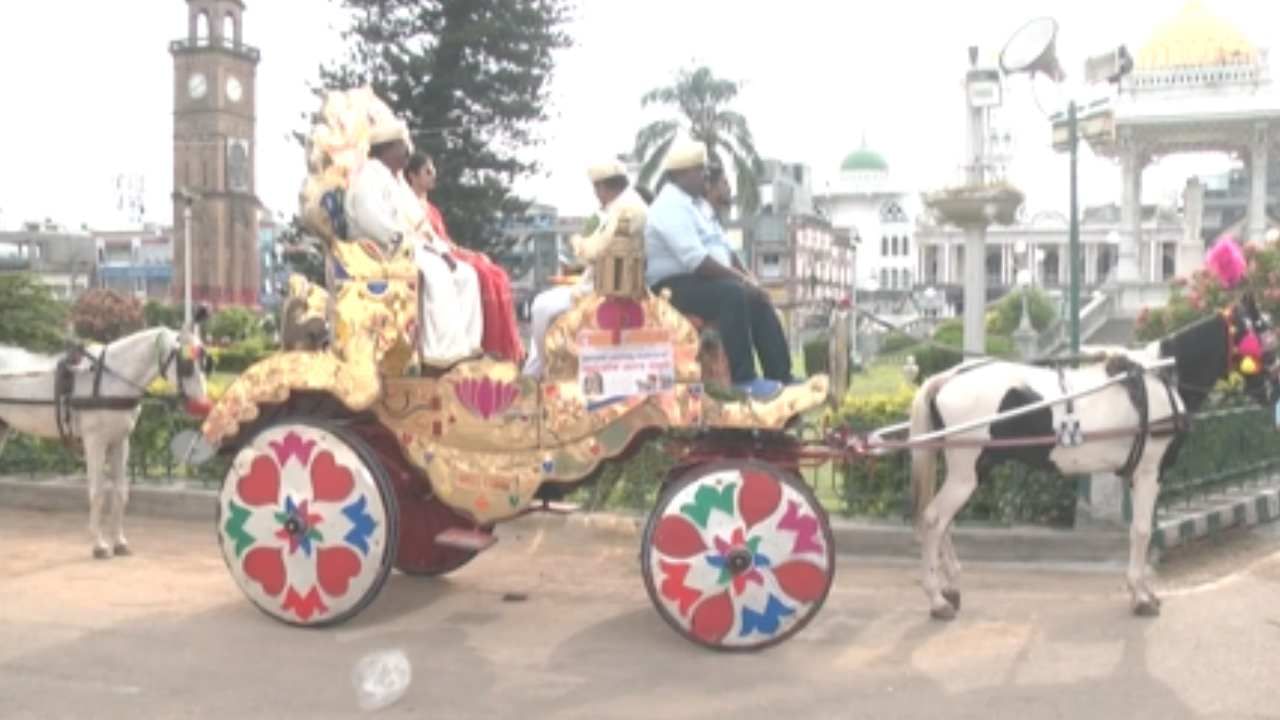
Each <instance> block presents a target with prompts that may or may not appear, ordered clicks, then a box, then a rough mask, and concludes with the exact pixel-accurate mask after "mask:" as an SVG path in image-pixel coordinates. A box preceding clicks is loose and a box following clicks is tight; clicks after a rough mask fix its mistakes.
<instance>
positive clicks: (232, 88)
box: [227, 76, 244, 103]
mask: <svg viewBox="0 0 1280 720" xmlns="http://www.w3.org/2000/svg"><path fill="white" fill-rule="evenodd" d="M243 96H244V88H242V87H241V86H240V81H239V80H237V79H236V78H235V76H232V77H229V78H227V99H228V100H230V101H231V102H233V103H238V102H240V98H241V97H243Z"/></svg>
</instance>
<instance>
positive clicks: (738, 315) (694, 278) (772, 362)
mask: <svg viewBox="0 0 1280 720" xmlns="http://www.w3.org/2000/svg"><path fill="white" fill-rule="evenodd" d="M663 288H670V290H671V304H672V305H675V306H676V309H677V310H679V311H680V312H682V313H685V314H686V315H696V316H697V317H699V318H701V319H703V320H705V321H707V322H710V323H712V324H714V325H715V326H716V328H717V329H719V331H720V338H721V340H722V342H723V343H724V351H725V355H727V356H728V357H729V374H730V375H731V376H732V378H733V382H735V383H744V382H750V381H752V380H754V379H755V378H756V364H755V359H754V357H753V356H752V352H751V350H752V348H753V347H754V348H755V352H756V353H758V354H759V356H760V367H761V368H763V369H764V376H765V377H766V378H768V379H770V380H779V381H782V382H787V381H788V380H790V379H791V351H790V350H788V349H787V336H786V334H785V333H784V332H783V331H782V322H781V321H780V320H778V313H777V312H776V311H775V310H774V309H773V305H772V304H771V303H770V302H769V299H768V298H767V297H762V295H761V294H760V293H755V292H752V291H750V290H748V289H747V287H746V286H745V285H743V284H742V283H741V282H738V281H736V280H730V279H728V278H714V279H713V278H707V277H702V276H698V275H673V276H672V277H669V278H666V279H664V280H662V281H660V282H659V283H658V284H657V285H655V286H654V289H655V290H662V289H663Z"/></svg>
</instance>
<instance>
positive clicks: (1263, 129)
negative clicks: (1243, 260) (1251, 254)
mask: <svg viewBox="0 0 1280 720" xmlns="http://www.w3.org/2000/svg"><path fill="white" fill-rule="evenodd" d="M1269 139H1270V138H1269V133H1268V132H1267V126H1266V124H1258V125H1256V126H1254V129H1253V142H1252V143H1251V145H1252V147H1250V148H1249V150H1250V152H1249V164H1250V171H1251V173H1250V177H1249V234H1248V239H1249V240H1250V241H1251V242H1256V243H1262V242H1263V240H1264V236H1265V235H1266V232H1267V161H1268V155H1269V153H1268V152H1267V150H1268V148H1267V143H1268V141H1269Z"/></svg>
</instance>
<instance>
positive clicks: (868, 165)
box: [840, 146, 889, 172]
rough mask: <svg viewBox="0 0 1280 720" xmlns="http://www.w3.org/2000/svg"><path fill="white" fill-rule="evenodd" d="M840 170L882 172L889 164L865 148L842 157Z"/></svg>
mask: <svg viewBox="0 0 1280 720" xmlns="http://www.w3.org/2000/svg"><path fill="white" fill-rule="evenodd" d="M840 169H841V170H849V171H854V172H860V171H868V170H877V171H880V172H884V171H886V170H888V169H889V163H888V162H886V161H885V159H884V156H882V155H881V154H880V153H878V152H876V151H874V150H868V149H867V148H866V147H865V146H864V147H863V148H862V149H860V150H854V151H853V152H851V153H849V154H848V155H846V156H845V157H844V162H842V163H840Z"/></svg>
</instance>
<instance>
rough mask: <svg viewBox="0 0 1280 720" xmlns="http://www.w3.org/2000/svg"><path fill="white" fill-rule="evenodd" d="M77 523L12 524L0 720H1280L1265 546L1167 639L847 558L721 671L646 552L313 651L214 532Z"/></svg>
mask: <svg viewBox="0 0 1280 720" xmlns="http://www.w3.org/2000/svg"><path fill="white" fill-rule="evenodd" d="M85 520H86V518H85V517H84V516H80V515H74V514H45V513H33V512H19V511H13V510H5V509H0V548H3V552H2V553H0V718H3V719H5V720H8V719H10V718H39V719H40V720H45V719H48V718H76V719H77V720H83V719H85V718H131V719H132V718H347V717H360V716H365V715H376V716H386V717H397V718H398V717H406V718H584V719H585V718H590V719H597V718H717V719H720V718H724V719H726V720H727V719H729V718H735V719H737V718H771V719H773V718H784V719H785V720H793V719H798V718H875V719H877V720H880V719H884V718H930V719H931V720H937V719H940V718H982V719H983V720H991V719H993V718H1020V719H1022V718H1098V719H1102V718H1160V719H1161V720H1171V719H1174V718H1191V717H1196V718H1224V719H1225V718H1231V719H1232V720H1240V719H1243V718H1263V717H1268V718H1270V717H1277V718H1280V654H1278V653H1277V650H1278V649H1280V534H1278V533H1277V532H1276V530H1274V529H1263V530H1255V531H1251V532H1244V533H1237V534H1236V535H1234V536H1230V537H1228V538H1227V539H1225V540H1222V541H1218V542H1215V543H1213V544H1210V545H1203V546H1200V547H1197V548H1194V549H1192V550H1190V551H1186V552H1182V553H1181V554H1179V555H1177V556H1175V557H1173V558H1171V559H1170V560H1169V561H1167V562H1166V563H1165V564H1163V565H1162V566H1161V568H1160V574H1159V576H1158V578H1157V591H1158V592H1161V593H1162V597H1163V599H1164V607H1163V610H1164V612H1163V615H1162V617H1160V618H1157V619H1154V620H1148V619H1138V618H1135V617H1132V616H1131V615H1130V614H1129V612H1128V603H1127V593H1126V592H1125V590H1124V580H1123V569H1122V568H1117V567H1098V566H1074V567H1067V566H1061V565H1058V566H1054V567H1052V568H1036V567H1032V566H1025V565H1023V566H1009V565H1004V566H993V565H985V566H984V565H982V564H981V563H975V562H973V561H972V559H970V561H969V562H967V563H966V570H965V575H964V578H963V579H962V587H963V589H964V593H965V594H964V606H963V611H962V613H961V615H960V617H959V618H958V619H957V620H956V621H954V622H952V623H949V624H946V623H938V622H933V621H930V620H929V619H928V617H927V605H926V603H925V599H924V595H923V593H921V591H920V589H919V586H918V582H917V580H918V577H917V576H918V573H917V569H916V567H915V565H914V564H909V563H902V562H887V561H871V560H868V559H865V558H859V557H857V556H848V555H845V556H841V558H840V563H839V566H838V572H837V584H836V586H835V588H834V589H833V591H832V593H831V596H830V597H829V599H828V601H827V604H826V606H825V608H824V609H823V611H822V612H821V613H820V614H819V615H818V617H817V618H816V619H815V621H814V622H813V623H812V624H811V625H809V627H807V628H806V629H805V630H804V631H802V632H801V633H800V634H799V635H798V636H796V637H795V638H793V639H792V640H790V641H788V642H787V643H785V644H783V645H781V646H778V647H776V648H773V649H771V650H768V651H766V652H763V653H757V654H752V655H726V654H722V653H715V652H710V651H707V650H703V649H700V648H698V647H696V646H694V645H692V644H690V643H689V642H687V641H685V640H684V639H682V638H681V637H679V636H678V635H676V634H675V633H674V632H672V631H671V630H670V629H669V628H668V627H667V626H666V625H665V624H664V623H663V622H662V620H661V619H660V618H659V617H658V616H657V614H656V613H655V612H654V611H653V610H652V608H651V607H650V606H649V602H648V598H647V596H646V595H645V592H644V589H643V586H642V584H641V580H640V573H639V568H638V562H637V559H636V548H634V547H631V546H630V545H624V544H621V543H620V542H617V541H612V540H607V539H601V538H599V537H595V536H589V535H587V534H585V533H586V531H583V532H581V533H575V532H568V531H565V532H557V533H548V532H545V531H543V530H540V526H538V525H536V524H520V525H514V526H507V527H504V528H503V529H502V530H501V531H500V533H501V535H502V538H503V539H502V542H500V543H499V544H498V545H497V546H495V547H494V548H493V549H492V550H490V551H489V552H488V553H486V554H485V555H483V556H482V557H480V558H479V559H477V560H476V561H474V562H473V563H472V564H471V565H469V566H467V567H466V568H463V569H462V570H460V571H458V572H457V573H455V574H454V575H452V576H450V577H448V578H446V579H437V580H423V579H416V578H409V577H405V576H401V575H398V574H396V575H393V576H392V577H391V579H390V581H389V582H388V584H387V586H386V587H385V588H384V590H383V592H382V594H381V595H380V596H379V597H378V599H377V600H376V601H375V602H374V603H373V605H371V606H370V607H369V608H368V609H366V610H365V611H364V613H362V614H361V615H360V616H358V617H356V618H355V619H353V620H351V621H350V622H348V623H346V624H344V625H342V626H339V627H337V628H331V629H327V630H301V629H295V628H290V627H287V626H284V625H282V624H280V623H277V622H275V621H274V620H271V619H270V618H268V617H267V616H265V615H263V614H262V613H260V612H259V611H257V610H256V609H255V608H254V607H253V606H252V605H250V604H249V603H248V601H246V600H244V599H243V597H242V596H241V594H240V591H239V590H238V589H237V588H236V587H235V585H233V583H232V581H231V578H230V576H229V575H228V574H227V572H226V569H225V568H224V566H223V563H222V559H221V555H220V554H219V553H218V550H217V547H216V540H215V538H214V530H213V528H212V527H211V526H208V525H205V524H197V523H184V522H176V521H160V520H148V519H144V518H134V519H130V520H129V522H128V526H127V527H128V530H129V533H130V539H131V541H132V543H133V547H134V551H135V553H136V554H135V555H134V556H132V557H128V558H120V559H113V560H109V561H94V560H92V559H90V557H89V551H90V546H89V542H88V538H87V533H86V531H85V527H84V525H85ZM962 560H965V558H962ZM512 594H514V598H513V597H512ZM513 599H514V601H513ZM381 651H402V652H403V653H404V657H405V658H407V660H408V662H409V664H410V666H411V669H412V676H411V681H410V684H409V686H408V688H407V690H405V692H404V694H403V696H402V697H401V698H400V699H399V700H398V701H397V702H395V703H394V704H391V705H389V706H387V707H385V708H382V709H380V710H376V711H368V710H362V709H361V705H360V704H359V697H358V695H357V690H356V687H355V684H354V682H353V672H354V670H355V668H356V666H357V664H358V663H359V662H360V661H361V660H362V658H365V657H367V656H369V655H370V654H371V653H378V652H381Z"/></svg>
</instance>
